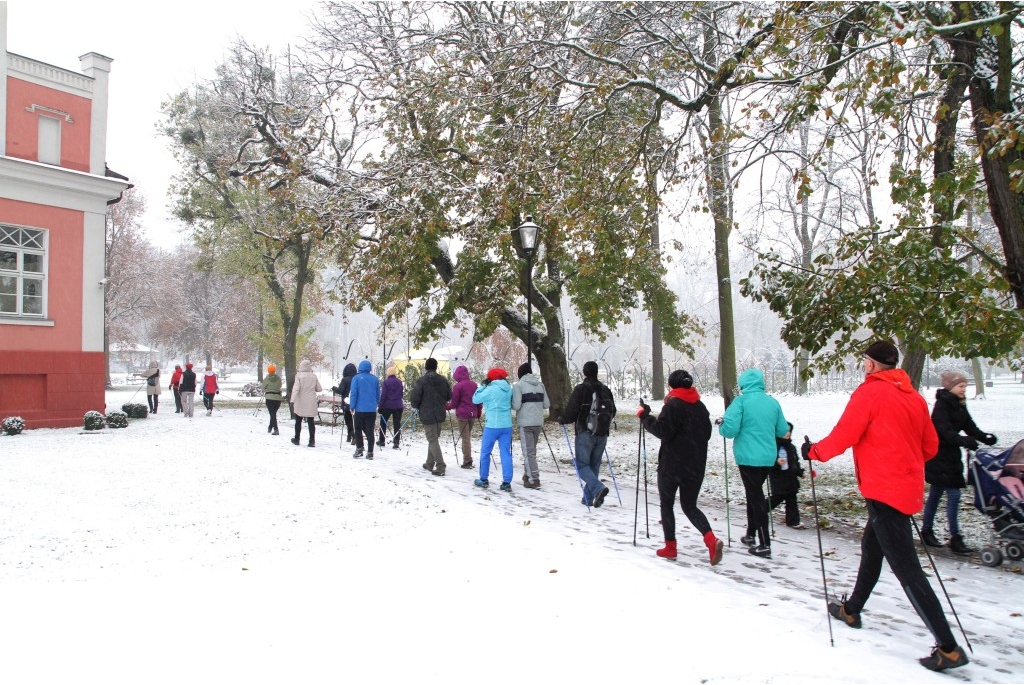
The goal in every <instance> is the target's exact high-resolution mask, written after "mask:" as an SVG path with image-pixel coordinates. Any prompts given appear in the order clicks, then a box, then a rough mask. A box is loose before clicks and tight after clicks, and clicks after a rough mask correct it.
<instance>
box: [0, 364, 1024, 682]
mask: <svg viewBox="0 0 1024 685" xmlns="http://www.w3.org/2000/svg"><path fill="white" fill-rule="evenodd" d="M244 380H247V379H242V378H239V379H238V383H237V386H240V385H241V383H242V382H244ZM329 380H330V379H327V378H324V379H323V381H325V383H324V385H325V387H329V383H328V382H326V381H329ZM230 387H236V386H235V384H234V383H232V385H231V386H230ZM136 389H137V387H125V388H119V389H117V390H115V391H111V392H110V393H109V394H108V401H109V405H110V408H111V409H114V408H119V407H120V406H121V404H122V403H123V402H125V401H127V400H128V399H129V397H131V395H132V393H133V392H134V391H135V390H136ZM233 394H234V393H231V392H228V391H225V392H222V394H221V396H220V397H221V398H223V399H227V398H228V396H229V395H233ZM927 394H928V397H929V399H931V397H932V396H933V394H934V393H933V392H929V393H927ZM140 397H141V393H139V395H138V396H137V397H136V398H135V399H136V401H138V400H139V398H140ZM162 399H163V403H162V406H161V409H160V412H159V413H158V414H156V415H154V416H150V417H149V418H148V419H146V420H142V421H133V422H132V424H131V426H130V427H129V428H127V429H122V430H109V429H108V430H105V431H102V432H100V433H85V432H84V431H81V430H78V429H60V430H35V431H28V432H25V433H23V434H21V435H19V436H15V437H7V436H0V516H2V521H0V608H2V611H0V616H2V619H0V626H2V628H0V645H2V654H3V656H2V658H0V680H2V681H3V682H5V683H67V682H93V681H96V682H104V683H165V682H166V683H172V682H173V683H181V682H190V683H214V682H216V683H242V682H244V683H254V682H258V683H321V682H389V683H390V682H403V681H408V680H410V679H415V681H416V682H428V683H429V682H453V683H470V682H478V681H484V682H489V683H506V682H508V683H512V682H516V683H521V682H523V681H524V679H536V680H538V681H541V682H581V681H582V682H609V683H611V682H627V681H628V682H665V681H667V680H670V681H676V680H678V681H682V682H705V683H706V682H723V683H724V682H730V683H732V682H741V683H779V682H808V683H809V682H815V683H819V682H828V683H866V682H871V683H878V682H887V683H911V682H944V681H946V680H948V679H949V678H955V679H959V680H964V681H968V682H979V683H1009V682H1022V681H1024V655H1022V653H1021V649H1020V644H1021V638H1020V636H1021V634H1022V628H1024V618H1022V617H1021V614H1022V610H1024V578H1022V574H1021V569H1020V567H1019V566H1011V565H1007V564H1004V565H1003V566H1001V567H999V568H994V569H993V568H985V567H982V566H980V565H978V564H977V562H976V560H973V559H972V560H966V561H965V560H962V559H956V558H952V557H950V556H948V555H944V556H940V557H938V558H937V559H936V561H937V563H938V565H939V571H940V573H941V575H942V578H943V580H944V581H945V586H946V589H947V590H948V592H949V594H950V595H951V597H952V600H953V603H954V605H955V607H956V610H957V612H958V614H959V617H960V620H961V622H962V623H963V626H964V628H965V630H966V632H967V635H968V637H969V639H970V641H971V644H972V645H973V648H974V653H973V656H972V657H971V658H972V663H971V665H969V666H967V667H965V668H962V669H958V670H955V671H951V672H948V673H947V674H933V673H931V672H928V671H926V670H925V669H923V668H921V667H920V666H919V665H918V664H917V661H916V657H920V656H924V655H926V654H927V653H928V651H929V650H930V648H931V646H932V640H931V637H930V635H929V634H928V633H927V631H926V630H925V628H924V627H923V625H922V624H921V622H920V620H919V619H918V617H917V615H916V614H915V613H914V611H913V609H912V608H911V607H910V605H909V603H908V601H907V599H906V597H905V595H904V594H903V592H902V590H901V589H900V588H899V586H898V584H897V582H896V580H895V578H894V577H893V576H892V575H891V573H889V572H888V570H886V571H884V572H883V575H882V579H881V581H880V583H879V585H878V588H877V590H876V592H875V594H874V596H873V597H872V599H871V601H870V602H869V603H868V606H867V608H866V610H865V612H864V628H863V629H862V630H852V629H849V628H847V627H845V626H843V625H840V624H838V623H835V622H833V623H832V624H831V631H832V635H833V637H834V646H833V645H832V644H831V641H830V626H829V622H828V620H827V614H826V611H825V603H824V599H823V595H822V570H821V566H820V562H819V554H818V542H817V537H816V534H815V530H814V527H813V525H811V526H810V527H809V528H808V529H807V530H791V529H788V528H786V527H785V526H781V525H776V528H775V531H776V540H775V544H774V545H773V552H774V558H773V559H772V560H770V561H769V560H761V559H757V558H754V557H752V556H750V555H748V554H747V553H746V550H745V548H743V547H742V546H741V545H739V543H738V542H737V538H738V536H739V535H740V534H742V530H741V529H742V525H743V521H742V518H743V513H742V512H743V507H742V502H741V501H740V500H739V499H737V493H740V492H741V488H740V484H739V479H738V478H737V477H736V474H735V469H731V470H730V488H731V498H732V501H731V505H730V512H731V516H730V523H731V531H732V546H731V547H730V548H729V549H727V551H726V554H725V557H724V559H723V561H722V563H721V565H719V566H717V567H711V566H709V565H708V563H707V556H706V551H705V549H704V547H703V545H702V544H701V541H700V539H699V537H698V535H697V533H696V532H695V531H694V530H693V529H692V528H690V527H689V526H688V524H687V523H686V521H685V519H684V518H683V517H682V516H681V515H679V514H677V518H678V519H679V522H678V527H679V542H680V557H679V560H678V561H676V562H666V561H664V560H660V559H658V558H656V557H655V556H654V550H655V549H656V548H657V547H659V546H660V545H661V542H662V537H661V528H660V526H659V525H658V520H659V514H658V508H657V499H656V493H655V490H654V488H653V486H652V487H650V488H648V495H649V501H650V509H649V518H648V515H647V513H646V512H645V510H644V492H643V488H642V486H641V492H639V493H637V492H636V490H635V486H636V483H637V480H636V465H637V461H638V459H637V457H638V451H639V450H638V439H637V432H636V423H635V420H634V419H632V406H620V413H621V420H620V421H619V429H618V431H617V432H616V433H615V434H614V436H613V437H612V440H611V442H610V445H609V452H610V453H611V454H612V455H613V460H614V463H615V464H616V466H617V475H618V483H617V485H618V490H619V492H620V494H621V504H620V503H619V501H618V499H617V498H616V497H615V493H614V491H613V493H612V495H610V496H609V497H608V500H607V502H606V504H605V506H604V507H602V508H600V509H595V510H591V511H588V510H587V509H586V508H585V507H583V506H581V505H580V504H579V490H578V486H577V481H576V476H575V474H574V472H573V470H572V467H571V465H569V463H568V461H567V450H566V444H565V439H564V438H563V437H562V434H561V430H560V428H559V427H558V426H557V425H555V424H549V425H548V426H547V429H546V432H547V436H548V438H549V439H550V445H551V451H549V450H548V448H547V446H546V445H543V443H542V447H543V449H542V451H541V468H542V471H543V488H542V489H541V490H539V491H535V490H526V489H523V488H522V487H520V483H521V480H519V479H520V478H521V474H522V471H521V469H520V467H519V465H518V464H517V465H516V469H515V470H516V478H517V481H516V482H515V484H514V488H515V490H514V494H513V495H511V496H510V495H507V494H504V493H501V492H498V491H497V489H494V490H491V491H482V490H480V489H478V488H475V487H473V485H472V480H473V478H474V477H475V475H476V473H475V471H467V470H462V469H459V468H457V467H456V464H457V460H456V459H455V458H454V457H453V449H452V444H451V441H448V442H447V443H444V442H443V443H442V444H443V445H444V444H447V447H446V449H445V457H446V459H447V460H448V463H449V469H448V475H447V476H445V477H444V478H437V477H433V476H431V475H430V474H428V473H427V472H426V471H424V470H423V469H422V468H421V466H420V465H421V463H422V462H423V457H424V454H425V441H424V439H423V436H422V432H414V433H411V434H410V435H409V436H408V439H407V441H406V442H405V444H404V445H403V447H402V449H400V450H397V451H396V450H392V449H390V448H388V449H385V450H382V451H378V458H377V459H376V460H374V461H372V462H366V461H364V460H354V459H352V451H353V449H352V447H351V446H349V445H347V444H343V441H342V440H341V439H340V434H339V433H338V432H337V431H332V429H331V428H330V426H327V427H320V428H319V429H318V433H317V447H316V448H313V449H310V448H308V447H306V446H305V445H304V444H303V446H301V447H296V446H294V445H292V444H291V443H290V442H289V440H288V437H289V435H290V426H289V427H286V429H285V430H283V431H282V434H281V435H280V436H276V437H275V436H271V435H268V434H267V433H266V420H267V415H266V411H265V410H262V411H260V412H259V413H258V414H257V415H254V408H255V406H256V405H255V404H251V405H250V408H248V409H246V408H223V409H218V410H217V411H216V412H215V413H214V416H212V417H209V418H208V417H206V416H205V415H203V412H202V411H197V412H196V417H195V418H194V419H192V420H188V419H185V418H183V417H182V415H180V414H174V413H173V403H172V402H171V401H170V397H169V395H168V393H166V392H165V393H164V395H163V398H162ZM232 399H234V398H232ZM780 400H781V401H782V403H783V407H784V409H785V411H786V414H787V416H788V417H789V418H790V420H791V421H793V423H795V424H796V426H797V430H796V432H797V434H798V435H800V436H802V435H803V434H804V433H807V434H808V435H810V436H811V437H812V438H820V437H822V436H823V435H825V434H826V433H827V432H828V430H829V429H830V428H831V426H832V425H833V424H834V422H835V420H836V419H837V418H838V416H839V414H840V413H841V411H842V408H843V406H844V405H845V401H846V397H845V396H821V395H816V396H812V397H804V398H800V397H787V396H783V397H780ZM143 401H144V398H143ZM239 401H241V400H239ZM247 401H248V400H247ZM707 401H708V405H709V408H710V410H711V412H712V414H714V415H720V414H721V411H722V407H721V400H720V399H719V398H714V397H712V398H708V400H707ZM253 402H254V401H253ZM627 404H630V403H627ZM969 408H970V410H971V412H972V414H973V416H974V417H975V419H976V421H977V423H978V424H979V426H981V427H982V429H983V430H987V431H991V432H994V433H996V434H997V435H999V437H1000V444H1001V445H1010V444H1012V443H1013V442H1014V441H1015V440H1017V439H1020V438H1024V430H1022V428H1021V426H1020V425H1019V417H1020V416H1021V411H1022V409H1024V386H1021V385H1019V384H1017V383H1014V382H1013V380H1012V379H1010V378H1004V379H999V380H997V381H996V384H995V387H993V388H991V389H990V390H989V393H988V398H987V399H985V400H972V401H971V402H970V404H969ZM303 437H304V438H305V436H303ZM304 442H305V440H303V443H304ZM657 447H658V441H657V439H655V438H653V437H651V436H648V439H647V453H648V466H649V473H650V477H651V479H652V482H653V478H654V466H655V455H656V453H657ZM711 448H712V455H711V458H710V462H711V464H712V465H713V466H711V467H709V477H708V481H707V485H706V488H705V496H704V498H703V501H702V505H703V506H704V508H705V511H706V512H707V513H708V515H709V518H710V519H711V520H712V525H713V526H714V528H715V530H716V532H717V533H718V534H719V535H720V536H722V537H724V536H725V533H726V517H725V509H724V498H723V496H722V494H723V493H724V480H723V477H722V476H723V472H724V469H722V468H720V465H721V462H722V457H723V455H722V449H723V446H722V440H721V439H720V438H713V439H712V443H711ZM552 452H553V453H554V457H555V459H553V458H552ZM730 456H731V445H730ZM516 457H517V460H518V447H516ZM556 463H557V464H558V467H559V468H560V471H556ZM818 468H819V471H820V472H821V474H820V478H819V481H818V482H820V483H822V486H821V488H820V490H819V497H830V496H832V493H833V492H834V491H835V490H836V487H829V486H827V485H826V484H827V483H828V482H829V479H830V478H832V479H833V480H834V482H839V483H841V482H848V481H849V479H848V475H849V473H850V471H851V466H850V459H849V458H848V457H846V458H840V459H837V460H834V461H832V462H830V463H828V464H826V465H822V466H819V467H818ZM844 474H845V475H846V476H847V478H846V480H845V481H844V480H843V476H844ZM604 475H605V476H607V472H605V474H604ZM609 484H610V481H609ZM808 498H809V488H808V487H807V485H806V484H805V490H804V492H803V493H802V495H801V499H802V500H807V499H808ZM966 499H968V498H966V497H965V500H966ZM637 500H639V502H640V507H639V511H634V502H636V501H637ZM779 515H781V512H779V513H778V514H777V516H779ZM962 519H964V520H965V522H966V521H967V520H971V521H973V522H974V523H975V527H974V528H973V530H977V531H983V530H984V529H985V527H984V525H982V524H984V523H985V521H984V519H983V518H981V517H980V515H979V514H976V513H975V512H972V511H970V510H967V509H965V511H964V512H963V516H962ZM977 519H980V521H978V520H977ZM646 520H649V522H650V537H648V536H647V535H646V529H647V526H646V524H645V521H646ZM777 520H778V518H777ZM634 522H636V523H637V525H636V528H634ZM805 522H806V523H809V524H812V523H813V517H812V516H810V515H808V514H806V511H805ZM936 529H937V533H939V534H940V538H942V539H944V536H943V535H942V534H941V533H940V526H938V525H937V526H936ZM634 530H635V531H636V533H635V538H636V544H635V545H634ZM978 535H981V533H980V532H979V533H978ZM821 539H822V544H823V546H824V551H825V554H824V557H825V562H824V563H825V574H824V575H825V577H826V579H827V583H828V588H829V591H830V592H835V593H839V594H841V593H843V592H847V591H849V590H850V589H851V585H852V581H853V578H854V576H855V574H856V569H857V561H858V547H857V540H856V537H855V536H853V535H850V534H849V530H848V529H845V530H843V529H841V527H838V526H837V527H835V528H833V529H830V530H825V531H822V538H821ZM970 541H971V540H969V542H970ZM973 542H974V543H975V544H978V543H980V542H983V541H982V540H974V541H973ZM925 563H927V560H925ZM933 586H934V587H935V589H936V591H937V592H939V593H940V596H941V590H940V588H939V586H938V584H937V583H936V582H935V580H934V578H933ZM943 602H944V603H945V600H944V599H943ZM947 613H948V612H947ZM949 616H950V619H951V620H952V615H951V614H949ZM954 632H955V633H956V634H957V636H958V639H961V641H962V636H961V634H960V631H959V629H958V628H957V627H956V625H955V622H954Z"/></svg>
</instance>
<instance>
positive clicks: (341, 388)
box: [331, 363, 356, 444]
mask: <svg viewBox="0 0 1024 685" xmlns="http://www.w3.org/2000/svg"><path fill="white" fill-rule="evenodd" d="M355 375H356V365H355V364H351V363H350V364H346V365H345V369H344V370H343V371H342V372H341V381H340V382H339V383H338V384H337V385H335V386H333V387H331V392H333V393H334V394H335V395H341V401H342V405H341V413H342V416H344V417H345V439H346V440H348V442H349V444H352V443H353V442H355V436H354V435H353V434H352V410H351V409H349V406H348V402H346V401H345V400H346V399H347V398H348V393H349V390H351V389H352V378H353V376H355Z"/></svg>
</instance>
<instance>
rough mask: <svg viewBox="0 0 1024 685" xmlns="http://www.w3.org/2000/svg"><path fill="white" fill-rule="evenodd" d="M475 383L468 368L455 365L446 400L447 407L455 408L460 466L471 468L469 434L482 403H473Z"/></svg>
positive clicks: (471, 447)
mask: <svg viewBox="0 0 1024 685" xmlns="http://www.w3.org/2000/svg"><path fill="white" fill-rule="evenodd" d="M476 389H477V384H476V381H474V380H473V379H472V378H470V377H469V369H467V368H466V367H465V366H461V365H460V366H457V367H455V386H454V387H453V388H452V399H451V401H450V402H448V406H447V409H448V411H451V410H452V409H454V410H455V418H456V419H458V420H459V439H460V440H461V441H462V468H464V469H471V468H473V445H471V444H470V436H471V435H472V433H473V424H474V423H476V420H477V419H479V418H480V414H481V413H482V412H483V405H482V404H473V393H475V392H476Z"/></svg>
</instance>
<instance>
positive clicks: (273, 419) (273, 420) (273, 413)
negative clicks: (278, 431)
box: [267, 400, 281, 428]
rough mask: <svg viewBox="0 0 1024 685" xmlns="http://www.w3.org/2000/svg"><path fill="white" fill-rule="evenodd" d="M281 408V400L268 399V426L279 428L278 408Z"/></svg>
mask: <svg viewBox="0 0 1024 685" xmlns="http://www.w3.org/2000/svg"><path fill="white" fill-rule="evenodd" d="M280 408H281V400H267V411H268V412H270V425H269V426H267V428H277V410H278V409H280Z"/></svg>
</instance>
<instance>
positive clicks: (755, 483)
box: [740, 466, 772, 547]
mask: <svg viewBox="0 0 1024 685" xmlns="http://www.w3.org/2000/svg"><path fill="white" fill-rule="evenodd" d="M769 471H771V467H770V466H740V478H741V479H742V480H743V492H744V494H745V495H746V497H747V535H753V534H755V533H756V534H757V536H758V538H759V539H760V541H761V544H762V545H766V546H769V547H770V546H771V544H772V539H771V536H770V535H769V533H768V500H767V499H765V496H764V482H765V481H766V480H768V472H769Z"/></svg>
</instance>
